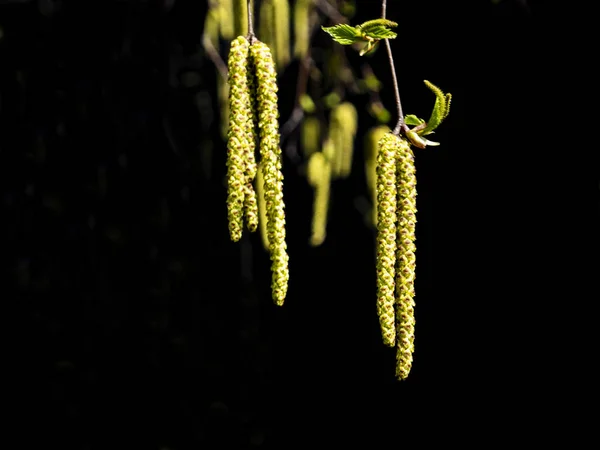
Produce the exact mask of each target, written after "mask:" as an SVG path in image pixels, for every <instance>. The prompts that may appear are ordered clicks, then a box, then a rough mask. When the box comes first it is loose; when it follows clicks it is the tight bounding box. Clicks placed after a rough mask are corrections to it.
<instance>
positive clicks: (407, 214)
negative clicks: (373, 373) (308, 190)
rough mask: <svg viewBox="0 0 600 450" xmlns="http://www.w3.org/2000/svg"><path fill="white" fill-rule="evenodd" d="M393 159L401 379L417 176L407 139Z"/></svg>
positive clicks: (411, 291)
mask: <svg viewBox="0 0 600 450" xmlns="http://www.w3.org/2000/svg"><path fill="white" fill-rule="evenodd" d="M397 161H398V162H397V181H398V215H397V217H398V218H397V220H398V225H397V228H398V249H397V253H396V255H397V256H396V259H397V261H398V270H397V272H396V346H397V352H396V376H397V377H398V378H399V379H405V378H406V377H408V374H409V372H410V369H411V367H412V361H413V352H414V340H415V311H414V306H415V303H414V297H415V286H414V284H415V267H416V258H415V239H416V236H415V227H416V222H417V178H416V169H415V163H414V161H415V157H414V154H413V151H412V149H411V148H410V145H409V143H408V142H407V141H406V140H404V139H401V140H400V147H399V151H398V160H397Z"/></svg>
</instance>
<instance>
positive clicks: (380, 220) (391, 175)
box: [377, 133, 401, 347]
mask: <svg viewBox="0 0 600 450" xmlns="http://www.w3.org/2000/svg"><path fill="white" fill-rule="evenodd" d="M400 144H401V138H399V137H398V136H396V135H394V134H392V133H387V134H385V135H384V136H383V137H382V138H381V140H380V141H379V151H378V154H377V314H378V316H379V325H380V328H381V334H382V337H383V343H384V344H385V345H387V346H390V347H393V346H394V345H395V343H396V324H395V313H394V303H395V268H396V220H397V217H396V207H397V203H396V200H397V199H396V196H397V194H398V191H397V186H396V170H397V167H396V165H397V164H396V161H397V157H398V156H397V155H398V150H399V147H400Z"/></svg>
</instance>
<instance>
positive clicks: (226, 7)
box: [217, 0, 235, 40]
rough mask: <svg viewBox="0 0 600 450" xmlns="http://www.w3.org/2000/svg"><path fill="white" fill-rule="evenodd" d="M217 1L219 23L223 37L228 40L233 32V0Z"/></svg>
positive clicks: (231, 37)
mask: <svg viewBox="0 0 600 450" xmlns="http://www.w3.org/2000/svg"><path fill="white" fill-rule="evenodd" d="M217 1H218V3H219V24H220V28H221V36H223V39H226V40H230V39H233V36H235V35H234V34H233V33H234V14H233V0H217Z"/></svg>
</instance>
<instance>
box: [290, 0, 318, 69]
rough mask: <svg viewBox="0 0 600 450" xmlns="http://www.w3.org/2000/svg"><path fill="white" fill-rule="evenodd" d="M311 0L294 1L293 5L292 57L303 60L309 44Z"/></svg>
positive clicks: (312, 4)
mask: <svg viewBox="0 0 600 450" xmlns="http://www.w3.org/2000/svg"><path fill="white" fill-rule="evenodd" d="M313 6H314V3H313V0H296V3H295V4H294V56H295V57H296V58H304V57H305V56H306V54H307V53H308V48H309V44H310V18H311V14H312V12H313Z"/></svg>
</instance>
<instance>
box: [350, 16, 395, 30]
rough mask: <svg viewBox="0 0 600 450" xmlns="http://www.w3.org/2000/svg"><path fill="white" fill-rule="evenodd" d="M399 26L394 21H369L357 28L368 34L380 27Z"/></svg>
mask: <svg viewBox="0 0 600 450" xmlns="http://www.w3.org/2000/svg"><path fill="white" fill-rule="evenodd" d="M397 26H398V23H396V22H394V21H393V20H388V19H375V20H367V21H366V22H363V23H361V24H360V25H358V26H357V27H356V28H360V29H361V30H363V31H364V32H365V33H366V32H369V31H370V30H373V29H376V28H379V27H385V28H396V27H397Z"/></svg>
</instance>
